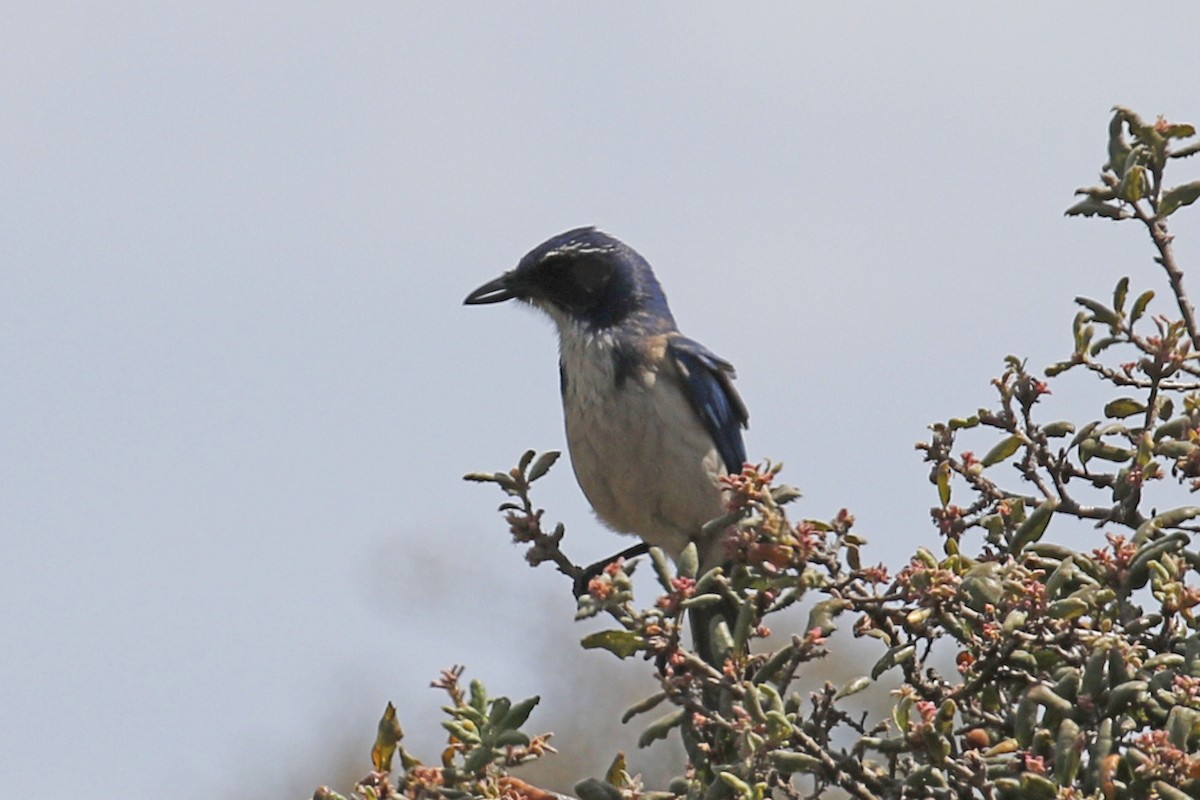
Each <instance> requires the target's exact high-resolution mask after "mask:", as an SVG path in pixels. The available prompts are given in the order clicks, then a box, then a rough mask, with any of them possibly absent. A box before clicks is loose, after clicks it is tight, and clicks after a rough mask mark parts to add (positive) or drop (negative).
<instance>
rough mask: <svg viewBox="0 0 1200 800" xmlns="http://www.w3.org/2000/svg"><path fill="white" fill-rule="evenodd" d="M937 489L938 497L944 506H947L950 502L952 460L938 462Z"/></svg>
mask: <svg viewBox="0 0 1200 800" xmlns="http://www.w3.org/2000/svg"><path fill="white" fill-rule="evenodd" d="M937 489H938V499H939V500H941V501H942V508H945V507H946V506H947V505H948V504H949V503H950V462H949V461H943V462H942V463H940V464H938V468H937Z"/></svg>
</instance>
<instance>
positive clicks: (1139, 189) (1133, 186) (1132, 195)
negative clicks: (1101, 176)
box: [1117, 164, 1150, 203]
mask: <svg viewBox="0 0 1200 800" xmlns="http://www.w3.org/2000/svg"><path fill="white" fill-rule="evenodd" d="M1149 189H1150V178H1149V177H1147V175H1146V168H1145V167H1143V166H1142V165H1141V164H1137V165H1135V166H1133V167H1130V168H1129V170H1128V171H1126V173H1125V175H1124V177H1122V178H1121V183H1120V185H1119V186H1117V194H1118V195H1120V197H1121V199H1122V200H1127V201H1129V202H1130V203H1136V202H1137V201H1139V200H1141V199H1142V198H1143V197H1145V196H1146V192H1147V191H1148V190H1149Z"/></svg>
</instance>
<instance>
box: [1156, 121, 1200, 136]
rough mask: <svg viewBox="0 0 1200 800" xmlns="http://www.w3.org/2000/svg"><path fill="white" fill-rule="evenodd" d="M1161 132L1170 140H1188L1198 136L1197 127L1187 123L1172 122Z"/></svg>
mask: <svg viewBox="0 0 1200 800" xmlns="http://www.w3.org/2000/svg"><path fill="white" fill-rule="evenodd" d="M1159 132H1160V133H1161V134H1162V135H1163V136H1165V137H1167V138H1168V139H1186V138H1188V137H1189V136H1195V135H1196V126H1195V125H1189V124H1187V123H1186V122H1172V123H1171V124H1169V125H1164V126H1163V127H1162V128H1161V129H1160V131H1159Z"/></svg>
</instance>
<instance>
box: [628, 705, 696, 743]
mask: <svg viewBox="0 0 1200 800" xmlns="http://www.w3.org/2000/svg"><path fill="white" fill-rule="evenodd" d="M685 714H687V710H686V709H683V708H678V709H676V710H674V711H672V712H671V713H670V714H666V715H664V716H662V717H659V718H658V719H656V720H655V721H654V722H651V723H650V725H649V726H647V728H646V730H644V731H642V735H641V736H639V737H638V747H649V746H650V745H652V744H653V743H654V742H656V741H658V740H659V739H665V738H667V735H668V734H670V733H671V731H672V729H674V728H678V727H679V726H680V725H681V724H682V723H683V719H684V715H685Z"/></svg>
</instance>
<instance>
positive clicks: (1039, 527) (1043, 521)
mask: <svg viewBox="0 0 1200 800" xmlns="http://www.w3.org/2000/svg"><path fill="white" fill-rule="evenodd" d="M1057 508H1058V501H1057V500H1043V501H1042V502H1041V503H1040V504H1039V505H1038V507H1037V508H1035V509H1034V510H1033V511H1032V512H1030V514H1029V516H1028V517H1026V519H1025V521H1024V522H1022V523H1021V526H1020V527H1019V528H1017V530H1016V531H1015V532H1014V533H1013V538H1012V545H1011V548H1012V552H1013V553H1020V552H1021V551H1022V550H1024V549H1025V547H1026V546H1027V545H1030V544H1033V543H1034V542H1036V541H1037V540H1038V539H1041V538H1042V535H1043V534H1044V533H1045V532H1046V527H1047V526H1048V525H1049V524H1050V518H1051V517H1052V516H1053V515H1054V511H1055V510H1056V509H1057Z"/></svg>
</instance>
